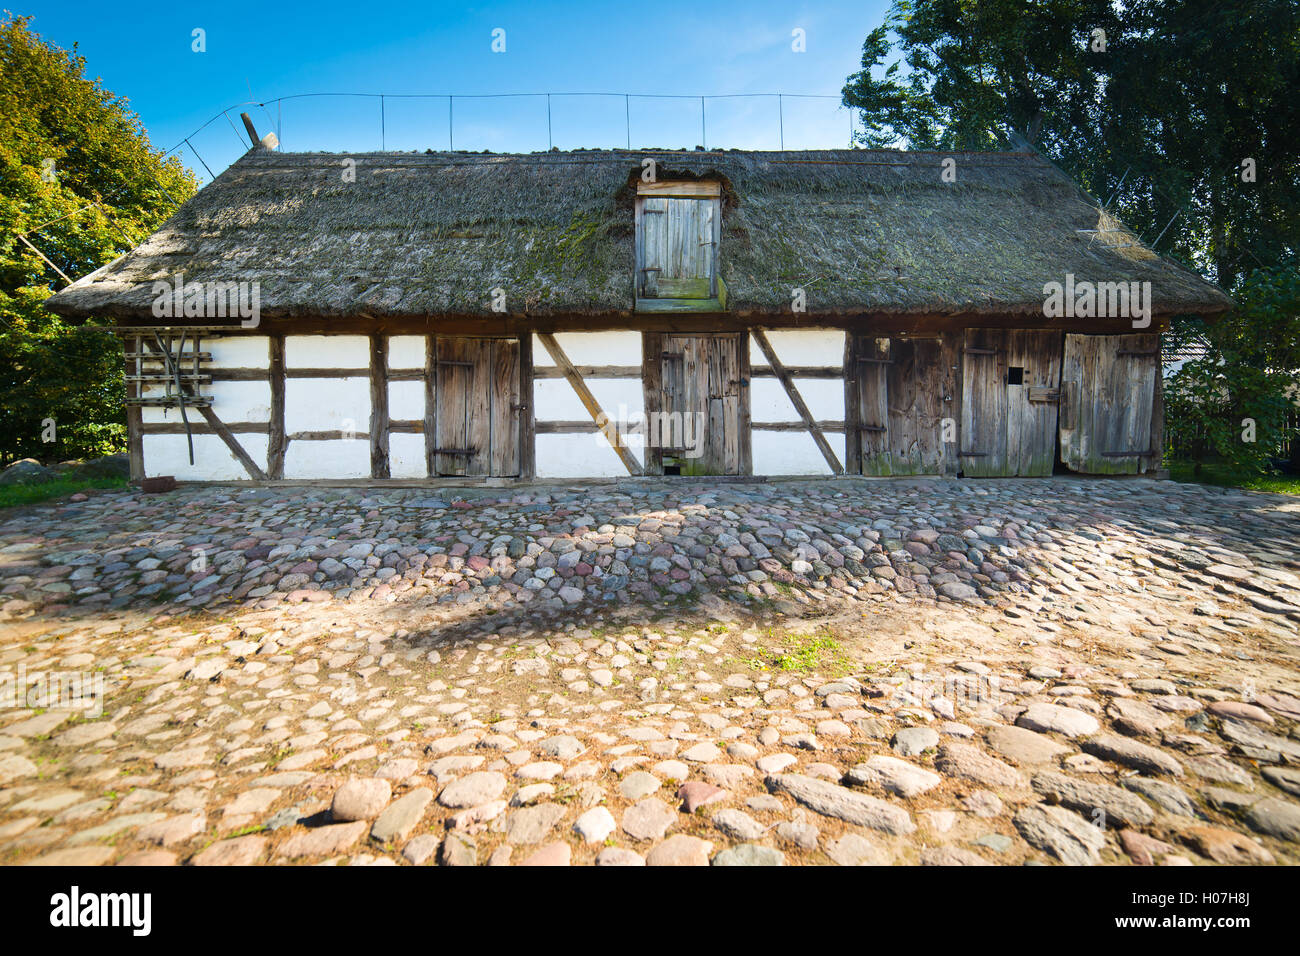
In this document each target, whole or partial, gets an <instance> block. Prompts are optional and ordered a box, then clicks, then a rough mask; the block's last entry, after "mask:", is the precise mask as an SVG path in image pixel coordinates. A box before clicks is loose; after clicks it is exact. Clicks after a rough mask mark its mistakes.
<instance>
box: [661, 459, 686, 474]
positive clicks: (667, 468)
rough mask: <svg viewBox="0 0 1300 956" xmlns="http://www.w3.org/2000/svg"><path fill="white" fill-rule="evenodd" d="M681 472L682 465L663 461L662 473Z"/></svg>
mask: <svg viewBox="0 0 1300 956" xmlns="http://www.w3.org/2000/svg"><path fill="white" fill-rule="evenodd" d="M681 473H682V466H681V465H675V464H674V465H670V464H669V463H668V462H664V474H665V475H680V474H681Z"/></svg>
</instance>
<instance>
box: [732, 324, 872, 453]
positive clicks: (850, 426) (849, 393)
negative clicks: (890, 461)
mask: <svg viewBox="0 0 1300 956" xmlns="http://www.w3.org/2000/svg"><path fill="white" fill-rule="evenodd" d="M860 338H861V336H858V335H855V334H854V333H852V332H849V333H848V334H846V335H845V336H844V464H845V468H846V470H847V471H848V472H849V474H853V475H860V474H862V432H861V431H860V430H859V429H860V427H861V425H860V421H861V420H860V416H859V413H858V372H859V369H860V366H859V365H858V341H859V339H860ZM755 374H757V370H755Z"/></svg>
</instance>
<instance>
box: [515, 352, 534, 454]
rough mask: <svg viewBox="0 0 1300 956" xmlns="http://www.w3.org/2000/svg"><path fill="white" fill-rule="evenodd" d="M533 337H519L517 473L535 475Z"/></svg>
mask: <svg viewBox="0 0 1300 956" xmlns="http://www.w3.org/2000/svg"><path fill="white" fill-rule="evenodd" d="M533 398H534V396H533V337H532V335H531V334H527V333H526V334H524V335H521V336H519V402H520V407H519V473H520V475H522V476H523V477H525V478H532V477H534V476H535V475H536V474H537V414H536V411H535V409H534V408H533Z"/></svg>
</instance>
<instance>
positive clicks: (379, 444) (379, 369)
mask: <svg viewBox="0 0 1300 956" xmlns="http://www.w3.org/2000/svg"><path fill="white" fill-rule="evenodd" d="M370 477H371V478H391V477H392V475H391V474H390V473H389V469H388V338H387V337H386V336H383V335H380V334H378V333H375V334H373V335H371V336H370Z"/></svg>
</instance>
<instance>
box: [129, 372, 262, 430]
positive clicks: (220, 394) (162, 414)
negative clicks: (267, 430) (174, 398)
mask: <svg viewBox="0 0 1300 956" xmlns="http://www.w3.org/2000/svg"><path fill="white" fill-rule="evenodd" d="M162 392H163V390H162V389H161V388H158V389H150V390H149V391H148V392H147V393H146V394H150V395H155V394H156V395H161V394H162ZM203 394H205V395H211V396H212V411H213V412H214V413H215V414H216V416H217V417H218V418H220V419H221V420H222V421H223V422H225V423H226V424H228V425H229V424H231V423H233V422H269V421H270V420H271V385H270V383H269V382H212V383H211V384H208V385H204V386H203ZM141 412H142V420H143V421H145V422H148V423H150V424H155V423H157V422H179V421H181V410H180V409H179V408H150V407H148V406H145V407H144V408H143V409H141ZM185 414H186V417H188V418H189V420H190V421H192V422H195V421H203V416H202V415H200V414H199V413H198V411H196V410H195V409H193V408H188V409H186V411H185Z"/></svg>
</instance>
